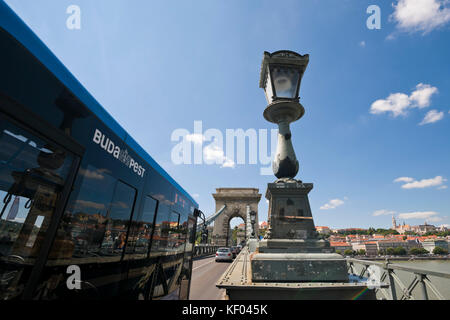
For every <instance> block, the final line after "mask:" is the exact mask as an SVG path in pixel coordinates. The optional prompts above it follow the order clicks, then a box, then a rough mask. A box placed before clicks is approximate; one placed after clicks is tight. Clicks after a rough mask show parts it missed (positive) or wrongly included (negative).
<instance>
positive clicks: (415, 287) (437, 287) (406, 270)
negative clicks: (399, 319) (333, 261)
mask: <svg viewBox="0 0 450 320" xmlns="http://www.w3.org/2000/svg"><path fill="white" fill-rule="evenodd" d="M346 260H347V266H348V271H349V273H350V274H353V275H357V276H359V277H361V278H368V279H370V280H375V282H376V281H379V282H381V283H387V284H388V285H389V286H388V287H387V288H381V287H377V285H376V284H374V285H373V288H375V290H376V292H377V297H378V298H379V299H387V300H448V299H450V289H449V285H450V273H447V272H437V271H431V270H425V269H422V268H417V267H410V266H405V265H401V264H395V263H390V262H389V260H386V261H384V262H376V261H369V260H359V259H353V258H347V259H346ZM373 266H376V267H378V272H376V268H374V267H373ZM374 275H375V277H376V279H375V278H374ZM370 280H369V282H370Z"/></svg>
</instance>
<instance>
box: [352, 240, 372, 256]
mask: <svg viewBox="0 0 450 320" xmlns="http://www.w3.org/2000/svg"><path fill="white" fill-rule="evenodd" d="M351 245H352V248H353V250H355V251H359V250H364V251H365V252H366V255H367V256H376V255H378V246H377V242H376V241H357V242H352V244H351Z"/></svg>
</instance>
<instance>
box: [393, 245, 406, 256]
mask: <svg viewBox="0 0 450 320" xmlns="http://www.w3.org/2000/svg"><path fill="white" fill-rule="evenodd" d="M394 254H395V255H397V256H404V255H405V254H406V249H405V248H403V247H397V248H395V249H394Z"/></svg>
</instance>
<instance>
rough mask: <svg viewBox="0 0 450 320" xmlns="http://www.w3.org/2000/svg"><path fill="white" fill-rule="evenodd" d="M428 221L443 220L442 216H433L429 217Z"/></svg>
mask: <svg viewBox="0 0 450 320" xmlns="http://www.w3.org/2000/svg"><path fill="white" fill-rule="evenodd" d="M427 221H428V222H439V221H442V218H441V217H431V218H428V219H427Z"/></svg>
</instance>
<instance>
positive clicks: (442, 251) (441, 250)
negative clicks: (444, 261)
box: [433, 247, 448, 254]
mask: <svg viewBox="0 0 450 320" xmlns="http://www.w3.org/2000/svg"><path fill="white" fill-rule="evenodd" d="M433 254H448V250H446V249H444V248H442V247H434V249H433Z"/></svg>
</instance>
